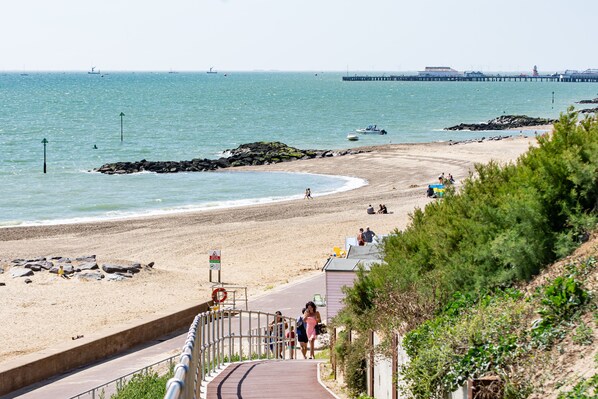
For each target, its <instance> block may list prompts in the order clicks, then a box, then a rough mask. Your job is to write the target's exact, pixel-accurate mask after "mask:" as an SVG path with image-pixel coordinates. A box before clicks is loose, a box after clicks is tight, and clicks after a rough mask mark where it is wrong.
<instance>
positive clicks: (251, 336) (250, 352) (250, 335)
mask: <svg viewBox="0 0 598 399" xmlns="http://www.w3.org/2000/svg"><path fill="white" fill-rule="evenodd" d="M251 345H253V333H252V332H251V311H249V354H248V356H249V359H248V360H251V355H252V353H253V351H252V348H251Z"/></svg>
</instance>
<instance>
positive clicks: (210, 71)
mask: <svg viewBox="0 0 598 399" xmlns="http://www.w3.org/2000/svg"><path fill="white" fill-rule="evenodd" d="M212 69H214V67H210V70H209V71H207V72H206V73H218V71H213V70H212Z"/></svg>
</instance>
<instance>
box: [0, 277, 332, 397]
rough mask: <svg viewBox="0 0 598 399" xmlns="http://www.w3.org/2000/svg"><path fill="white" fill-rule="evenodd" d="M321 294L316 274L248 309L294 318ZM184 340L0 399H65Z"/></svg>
mask: <svg viewBox="0 0 598 399" xmlns="http://www.w3.org/2000/svg"><path fill="white" fill-rule="evenodd" d="M325 291H326V289H325V280H324V273H321V272H320V273H317V274H316V275H314V276H312V277H309V278H306V279H302V280H300V281H298V282H295V283H290V284H286V285H283V286H280V287H278V288H276V289H273V290H270V291H268V292H266V293H264V294H262V295H259V296H256V297H254V298H251V299H250V300H249V304H248V307H249V309H251V310H260V311H263V312H271V313H274V312H275V311H277V310H280V311H281V312H282V314H284V315H287V316H291V317H293V316H298V315H299V314H300V312H301V309H302V308H303V306H304V305H305V303H306V302H307V301H309V300H311V299H312V298H313V295H314V294H316V293H318V294H322V295H324V294H325ZM318 310H320V313H321V315H322V318H323V319H325V318H326V308H319V309H318ZM186 337H187V330H186V329H185V331H181V333H180V334H178V335H176V336H173V337H166V338H164V339H163V340H158V341H153V342H149V343H147V344H146V345H143V346H140V347H137V348H133V349H131V350H129V351H126V352H124V353H123V354H120V355H117V356H114V357H112V358H109V359H106V360H104V361H102V362H100V363H97V364H93V365H90V366H87V367H82V368H79V369H76V370H74V371H72V372H70V373H66V374H62V375H59V376H55V377H53V378H51V379H48V380H46V381H43V382H40V383H37V384H34V385H31V386H29V387H26V388H23V389H20V390H18V391H15V392H13V393H11V394H8V395H4V396H2V397H1V398H0V399H12V398H20V399H48V398H52V399H62V398H65V399H68V398H71V397H73V396H75V395H78V394H80V393H82V392H85V391H88V390H90V389H92V388H94V387H96V386H99V385H102V384H104V383H107V382H109V381H112V380H115V379H117V378H119V377H121V376H123V375H126V374H128V373H131V372H133V371H136V370H139V369H142V368H144V367H146V366H148V365H150V364H152V363H156V362H158V361H161V360H163V359H165V358H167V357H169V356H172V355H175V354H178V353H180V349H181V347H182V346H183V344H184V343H185V339H186ZM308 363H313V362H308ZM314 375H315V373H314ZM244 397H245V396H244ZM314 397H317V396H312V398H314ZM90 398H91V396H90Z"/></svg>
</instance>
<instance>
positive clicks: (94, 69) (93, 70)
mask: <svg viewBox="0 0 598 399" xmlns="http://www.w3.org/2000/svg"><path fill="white" fill-rule="evenodd" d="M87 73H88V74H90V75H99V74H100V71H96V67H91V71H89V72H87Z"/></svg>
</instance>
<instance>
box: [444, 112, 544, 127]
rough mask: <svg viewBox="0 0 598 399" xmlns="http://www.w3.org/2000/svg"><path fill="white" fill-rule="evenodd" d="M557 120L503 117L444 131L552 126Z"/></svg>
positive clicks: (515, 116) (513, 116)
mask: <svg viewBox="0 0 598 399" xmlns="http://www.w3.org/2000/svg"><path fill="white" fill-rule="evenodd" d="M555 122H556V119H549V118H533V117H531V116H527V115H502V116H499V117H498V118H494V119H491V120H489V121H488V122H486V123H461V124H459V125H455V126H451V127H447V128H445V129H444V130H471V131H479V130H507V129H516V128H518V127H526V126H541V125H551V124H553V123H555Z"/></svg>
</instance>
